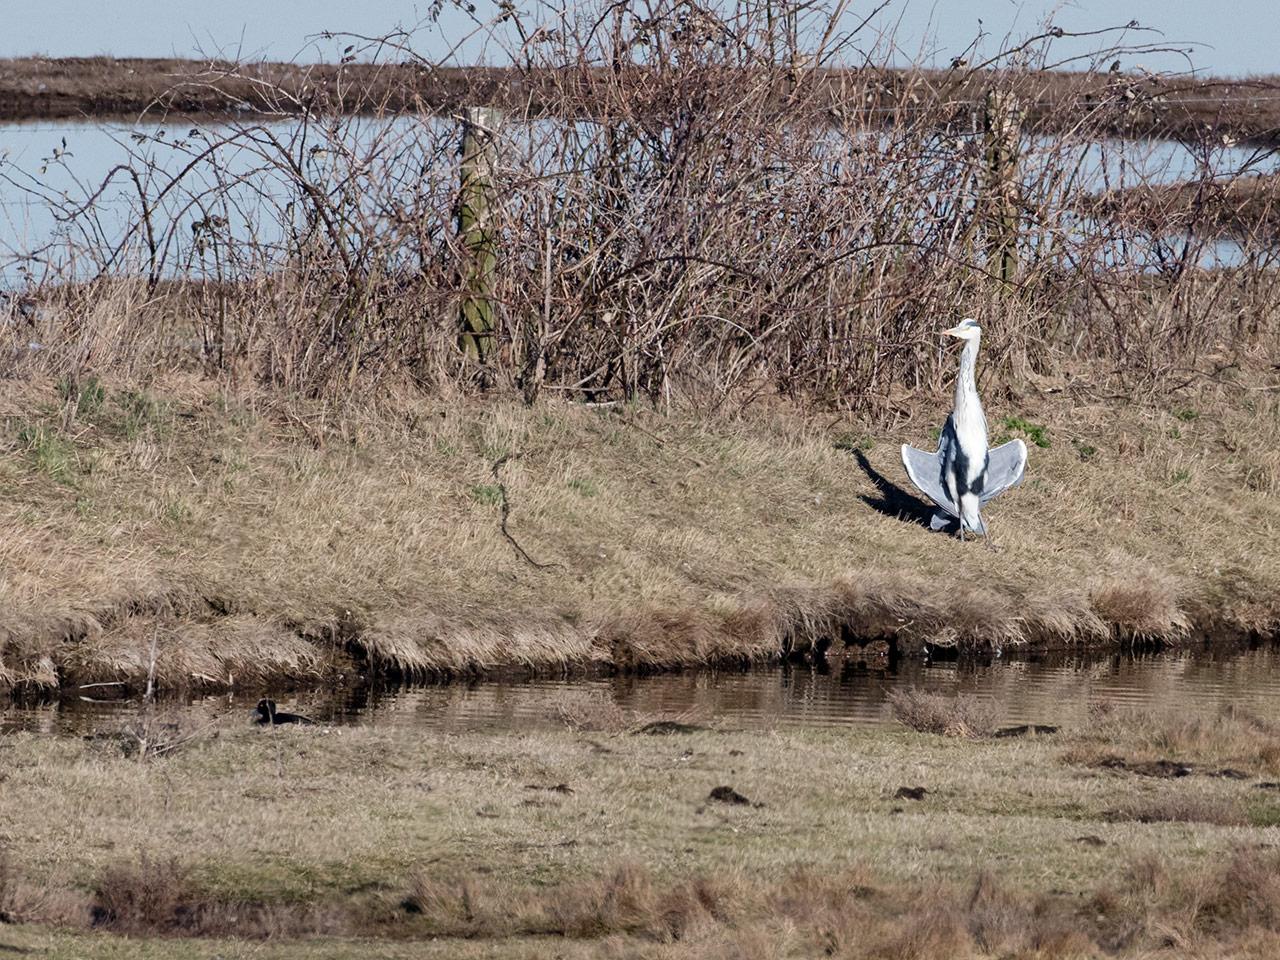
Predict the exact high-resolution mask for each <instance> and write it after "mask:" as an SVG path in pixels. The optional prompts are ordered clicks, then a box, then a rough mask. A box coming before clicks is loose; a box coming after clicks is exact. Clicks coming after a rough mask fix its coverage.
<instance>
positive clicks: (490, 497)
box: [468, 483, 502, 507]
mask: <svg viewBox="0 0 1280 960" xmlns="http://www.w3.org/2000/svg"><path fill="white" fill-rule="evenodd" d="M468 492H469V493H470V494H471V499H472V500H474V501H475V502H476V503H478V504H480V505H482V506H485V507H494V506H497V505H498V504H499V503H501V502H502V488H501V487H499V486H498V485H497V484H496V483H473V484H472V485H471V487H470V489H469V491H468Z"/></svg>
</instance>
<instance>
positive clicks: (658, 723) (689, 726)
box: [636, 720, 707, 737]
mask: <svg viewBox="0 0 1280 960" xmlns="http://www.w3.org/2000/svg"><path fill="white" fill-rule="evenodd" d="M706 729H707V727H700V726H698V725H697V724H696V723H681V722H680V721H679V720H654V721H653V722H652V723H646V724H645V725H644V726H643V727H641V728H640V729H639V730H637V731H636V733H644V734H648V735H649V736H651V737H652V736H667V735H670V734H673V733H697V732H698V731H699V730H706Z"/></svg>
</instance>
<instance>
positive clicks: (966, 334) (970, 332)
mask: <svg viewBox="0 0 1280 960" xmlns="http://www.w3.org/2000/svg"><path fill="white" fill-rule="evenodd" d="M942 335H943V336H944V337H956V338H957V339H960V340H977V339H978V338H979V337H980V336H982V328H981V327H980V326H978V321H977V320H975V319H973V317H965V318H964V319H963V320H961V321H960V322H959V323H957V324H956V325H955V326H954V327H952V328H951V329H950V330H943V331H942Z"/></svg>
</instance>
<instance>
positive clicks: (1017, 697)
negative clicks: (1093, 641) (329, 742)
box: [0, 646, 1280, 734]
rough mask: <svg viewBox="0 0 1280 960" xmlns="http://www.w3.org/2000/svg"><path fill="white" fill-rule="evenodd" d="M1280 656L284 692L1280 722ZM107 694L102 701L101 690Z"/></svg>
mask: <svg viewBox="0 0 1280 960" xmlns="http://www.w3.org/2000/svg"><path fill="white" fill-rule="evenodd" d="M1278 668H1280V652H1278V651H1277V649H1276V648H1274V647H1271V646H1264V647H1259V648H1256V649H1251V650H1250V649H1239V648H1236V649H1231V650H1225V651H1223V650H1218V651H1214V650H1197V651H1178V652H1168V653H1162V654H1149V655H1143V656H1134V655H1128V654H1113V655H1078V656H1066V657H1063V656H1055V657H1044V658H1040V659H1035V660H1014V661H996V662H992V663H985V664H975V663H971V662H965V663H955V662H952V663H932V664H928V663H924V662H917V661H912V662H902V663H898V664H895V665H893V666H891V667H889V668H886V669H883V670H879V669H872V668H868V667H866V666H865V665H861V664H854V663H852V662H842V661H840V660H838V659H837V660H834V661H832V663H831V664H830V669H827V670H820V669H815V668H812V667H807V666H806V667H773V668H769V669H759V670H750V671H742V672H731V671H709V670H708V671H697V672H689V673H682V674H668V675H662V676H651V677H608V678H599V679H588V680H583V679H576V680H567V679H537V680H529V681H524V682H483V683H451V684H434V685H423V686H408V687H386V688H379V687H361V688H357V689H345V690H341V691H337V692H308V693H300V694H297V695H290V694H288V693H278V694H276V699H277V700H278V701H279V703H280V706H281V709H291V710H292V709H297V710H298V711H300V712H303V713H306V714H308V715H310V716H312V717H315V718H316V719H318V720H322V721H324V722H328V723H335V724H376V725H392V726H398V727H415V728H417V727H425V728H435V729H443V730H452V731H502V730H516V729H526V728H529V727H531V726H554V725H556V724H557V722H558V721H557V719H556V718H557V712H558V708H559V707H560V706H561V705H562V704H564V703H566V702H568V701H570V700H572V699H576V698H580V697H582V696H584V695H588V696H593V697H599V698H601V699H603V700H605V701H607V702H611V703H615V704H617V705H618V706H620V707H622V708H624V709H627V710H633V711H636V712H638V713H643V714H646V715H652V714H664V715H681V716H687V717H692V718H695V719H703V720H711V719H715V720H718V721H719V722H721V723H724V724H726V725H728V726H732V727H745V728H768V727H774V726H783V727H786V726H796V725H799V726H812V727H846V726H850V725H860V724H885V723H892V712H891V709H890V707H889V704H888V699H887V698H888V695H889V693H890V691H892V690H894V689H895V688H907V687H917V688H923V689H926V690H931V691H934V692H938V693H943V694H947V695H953V696H954V695H959V694H967V695H971V696H975V697H978V698H980V699H982V700H985V701H989V702H992V703H994V704H995V705H996V706H997V707H998V708H999V712H1000V715H1001V718H1002V721H1003V722H1005V723H1052V724H1058V725H1071V724H1080V723H1083V722H1085V720H1086V719H1087V716H1088V710H1089V706H1090V704H1094V703H1111V704H1114V705H1116V706H1121V707H1133V708H1150V709H1157V710H1163V709H1176V710H1178V711H1179V712H1180V713H1184V714H1200V715H1209V714H1213V713H1216V712H1217V711H1218V710H1220V709H1222V708H1223V707H1224V706H1227V705H1234V706H1238V707H1243V708H1246V709H1249V710H1252V711H1254V712H1256V713H1258V714H1260V715H1262V716H1266V717H1274V718H1277V719H1280V669H1278ZM91 692H99V693H100V691H91ZM257 697H258V694H257V693H253V694H249V693H245V694H239V695H234V696H230V697H228V696H208V697H200V698H196V699H193V700H187V701H182V702H171V703H168V704H162V705H161V707H160V708H159V710H160V711H161V712H162V713H169V714H173V713H176V714H181V715H182V720H183V721H184V724H186V725H192V724H201V723H229V724H245V725H248V724H249V714H250V711H251V710H252V708H253V706H254V704H255V703H256V702H257ZM139 709H140V706H139V704H138V703H136V702H134V701H128V700H126V701H106V702H89V701H86V700H83V699H79V698H75V697H70V698H66V699H62V700H60V701H54V702H49V703H42V704H28V705H18V704H10V705H8V706H7V707H5V708H3V709H0V731H3V730H10V731H11V730H30V731H37V732H41V733H46V734H86V733H90V732H93V731H97V730H115V729H119V728H120V726H121V725H122V724H124V723H127V722H129V721H131V720H133V719H135V718H137V716H138V714H139Z"/></svg>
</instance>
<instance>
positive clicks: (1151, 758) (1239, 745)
mask: <svg viewBox="0 0 1280 960" xmlns="http://www.w3.org/2000/svg"><path fill="white" fill-rule="evenodd" d="M1073 740H1074V744H1073V746H1072V747H1071V748H1070V749H1069V750H1068V751H1067V753H1066V756H1065V758H1066V760H1067V762H1069V763H1080V764H1085V765H1096V764H1098V763H1099V761H1103V760H1107V759H1108V758H1114V759H1116V760H1118V761H1119V764H1117V765H1120V766H1128V767H1141V766H1142V765H1144V764H1147V765H1149V764H1154V763H1159V762H1161V761H1173V762H1175V763H1177V764H1181V765H1187V766H1191V767H1192V768H1193V769H1194V770H1196V771H1197V772H1201V773H1206V774H1216V775H1221V771H1222V770H1240V771H1242V772H1245V773H1249V774H1255V775H1256V774H1266V775H1273V776H1274V775H1276V774H1280V728H1277V726H1276V725H1275V724H1274V723H1273V722H1271V721H1269V720H1266V719H1264V718H1262V717H1259V716H1257V715H1255V714H1253V713H1251V712H1249V711H1247V710H1240V709H1228V710H1224V711H1222V712H1221V713H1219V714H1218V715H1216V716H1212V717H1202V716H1197V715H1190V716H1188V715H1187V714H1185V713H1180V712H1172V711H1169V712H1159V711H1136V710H1122V709H1111V710H1098V711H1095V712H1094V715H1093V717H1092V719H1091V721H1090V723H1089V724H1088V726H1087V727H1086V728H1084V729H1082V730H1080V731H1077V732H1076V733H1075V734H1074V736H1073Z"/></svg>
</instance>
